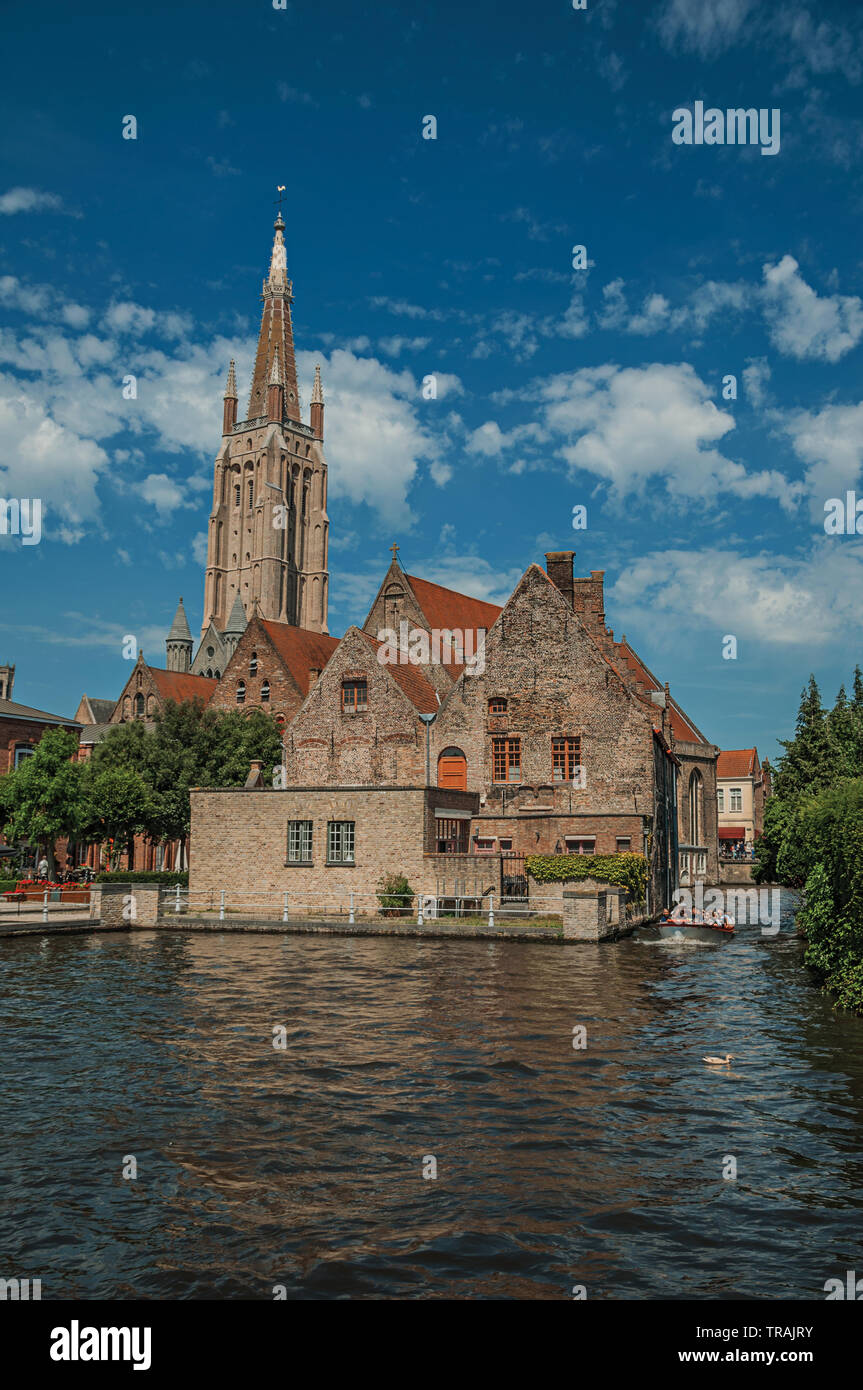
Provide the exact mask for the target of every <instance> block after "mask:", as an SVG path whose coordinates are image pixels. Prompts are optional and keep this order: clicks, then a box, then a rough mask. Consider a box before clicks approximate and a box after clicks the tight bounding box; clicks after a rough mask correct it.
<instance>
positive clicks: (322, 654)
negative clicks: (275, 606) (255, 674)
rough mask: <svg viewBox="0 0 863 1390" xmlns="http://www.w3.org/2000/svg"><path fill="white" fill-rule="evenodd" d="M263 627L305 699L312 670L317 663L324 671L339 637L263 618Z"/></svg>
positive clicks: (309, 687) (309, 685) (309, 686)
mask: <svg viewBox="0 0 863 1390" xmlns="http://www.w3.org/2000/svg"><path fill="white" fill-rule="evenodd" d="M261 626H262V627H263V629H264V631H265V632H266V634H267V636H268V637H269V639H270V641H271V642H272V644H273V646H274V647H275V649H276V651H277V652H278V654H279V656H280V657H281V659H282V661H283V662H284V664H285V666H286V667H287V668H288V670H289V671H290V673H291V675H292V677H293V678H294V680H295V681H296V683H297V685H298V687H299V690H300V693H301V695H302V696H303V698H305V697H306V695H308V693H309V690H310V689H311V679H310V677H309V672H310V671H311V668H312V667H313V666H314V667H315V668H316V669H317V670H319V671H323V669H324V667H325V666H326V664H327V662H328V661H329V659H330V657H331V656H332V654H333V652H334V651H335V649H336V647H337V646H338V645H339V640H338V638H337V637H327V636H326V634H325V633H323V632H309V631H308V629H306V628H304V627H291V625H290V623H274V622H269V621H268V620H267V619H262V620H261Z"/></svg>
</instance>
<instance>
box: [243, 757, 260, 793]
mask: <svg viewBox="0 0 863 1390" xmlns="http://www.w3.org/2000/svg"><path fill="white" fill-rule="evenodd" d="M263 768H264V764H263V763H257V762H255V763H252V765H251V768H250V769H249V775H248V777H247V778H246V781H245V784H244V788H243V790H244V791H257V790H258V788H259V787H262V786H263V785H264V771H263Z"/></svg>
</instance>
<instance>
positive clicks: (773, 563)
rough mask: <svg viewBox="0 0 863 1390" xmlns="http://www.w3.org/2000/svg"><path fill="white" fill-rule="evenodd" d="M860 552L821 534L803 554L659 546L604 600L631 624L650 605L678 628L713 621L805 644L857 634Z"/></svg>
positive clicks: (769, 641)
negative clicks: (675, 548)
mask: <svg viewBox="0 0 863 1390" xmlns="http://www.w3.org/2000/svg"><path fill="white" fill-rule="evenodd" d="M861 590H863V555H861V554H860V553H859V552H857V551H856V550H852V549H851V548H850V547H848V546H843V545H842V544H841V541H840V540H834V541H832V542H831V541H830V540H829V539H828V538H827V537H823V538H821V539H819V541H818V542H816V543H815V544H814V545H813V547H812V550H811V552H810V554H809V555H808V556H806V557H805V558H802V559H801V558H793V557H787V556H776V555H771V554H758V555H745V554H743V553H742V552H739V551H735V550H734V549H733V548H731V547H729V546H726V545H723V546H722V547H721V548H720V549H716V550H713V549H702V550H692V549H690V548H689V547H687V548H686V549H681V550H660V551H654V552H652V553H650V554H647V555H644V556H642V557H640V558H639V559H638V560H636V561H635V562H634V563H633V564H631V565H629V566H628V567H627V568H626V569H625V570H624V571H623V573H622V574H621V575H620V577H619V578H618V579H617V581H616V582H615V583H614V585H613V586H612V588H611V592H610V603H609V607H611V608H612V609H613V611H614V612H615V613H617V614H618V615H619V617H620V619H621V621H622V622H623V623H624V624H626V625H627V626H629V625H630V624H631V623H632V622H633V621H634V622H636V623H637V622H638V621H639V620H642V619H643V616H644V613H645V612H647V611H650V612H651V613H653V614H654V617H655V618H656V620H657V621H659V619H660V617H661V618H663V619H665V618H667V619H668V620H669V621H670V622H671V623H672V624H673V625H674V626H675V628H676V629H678V630H679V631H681V632H690V631H691V632H697V631H701V632H703V631H704V628H705V627H710V626H713V627H715V629H716V632H717V636H720V635H721V634H723V633H726V632H732V633H734V634H735V636H736V637H738V639H740V640H746V639H749V640H751V641H753V642H757V643H758V644H759V645H761V644H763V645H765V646H773V647H790V646H799V647H811V646H819V645H824V644H825V643H827V642H829V641H832V640H834V639H836V638H840V637H842V638H846V639H847V638H848V637H849V636H851V635H853V636H854V637H855V638H856V637H857V634H859V633H860V630H861V627H863V609H861V607H860V603H859V594H860V592H861Z"/></svg>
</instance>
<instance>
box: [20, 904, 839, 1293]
mask: <svg viewBox="0 0 863 1390" xmlns="http://www.w3.org/2000/svg"><path fill="white" fill-rule="evenodd" d="M2 950H3V956H2V997H0V1017H2V1025H3V1036H4V1039H5V1055H4V1068H3V1087H2V1105H3V1123H2V1133H0V1184H2V1198H3V1200H2V1214H0V1248H2V1250H3V1261H4V1265H5V1267H4V1269H2V1270H0V1275H7V1276H11V1275H15V1274H17V1275H19V1276H20V1277H27V1276H30V1277H37V1278H38V1277H41V1278H42V1281H43V1297H45V1298H52V1297H53V1298H69V1297H73V1296H83V1297H87V1298H96V1297H157V1298H159V1297H161V1298H167V1297H173V1298H176V1297H179V1298H188V1297H198V1298H201V1297H216V1298H219V1297H230V1298H270V1297H272V1288H273V1286H274V1285H276V1284H283V1285H285V1286H286V1287H287V1290H288V1296H289V1297H296V1296H306V1297H323V1298H329V1297H339V1296H342V1297H344V1296H353V1297H374V1296H379V1297H380V1296H383V1297H409V1298H412V1297H439V1296H443V1295H446V1296H450V1297H461V1298H476V1297H509V1298H536V1297H547V1298H567V1297H570V1296H571V1289H572V1285H573V1284H576V1283H584V1284H586V1285H587V1290H588V1296H589V1297H591V1298H611V1299H625V1298H724V1297H735V1296H736V1297H750V1298H760V1299H771V1298H782V1297H794V1298H807V1297H811V1298H823V1297H824V1294H823V1285H824V1282H825V1280H826V1279H828V1278H830V1277H833V1276H836V1275H840V1276H841V1277H844V1271H845V1270H847V1269H854V1268H860V1267H863V1252H861V1249H860V1240H859V1237H858V1235H857V1234H856V1231H858V1230H859V1224H860V1212H861V1207H863V1195H861V1179H863V1157H861V1154H863V1144H861V1139H863V1021H861V1020H858V1019H855V1018H853V1017H851V1016H850V1015H847V1014H842V1013H838V1012H836V1011H835V1010H834V1009H833V1008H832V1006H831V1004H830V1002H829V1000H827V999H826V998H825V997H823V996H822V995H821V994H820V993H819V992H818V991H817V990H816V989H814V988H813V987H812V986H811V984H810V983H809V979H808V976H807V974H806V972H805V971H804V970H803V969H802V968H801V967H800V964H799V957H800V946H799V943H798V942H797V941H796V940H795V938H794V937H793V935H792V933H791V931H790V929H789V925H788V922H787V921H786V923H785V925H784V926H783V929H782V931H780V933H779V934H778V935H772V936H763V935H761V933H760V932H759V931H758V928H757V927H743V928H742V929H741V930H739V931H738V933H737V935H736V936H735V937H734V938H733V939H732V940H731V941H726V942H721V943H719V944H718V945H716V946H694V947H693V946H691V945H690V944H689V943H680V942H674V941H671V942H669V941H662V942H660V941H658V940H657V939H656V938H655V937H653V936H649V935H647V934H645V936H644V937H643V938H642V939H633V940H629V941H623V942H619V943H616V944H611V943H609V944H603V945H600V946H595V947H591V946H578V947H573V948H563V947H556V946H542V945H538V946H527V945H521V944H518V943H512V942H503V941H501V942H479V941H464V942H457V941H411V940H399V939H387V940H380V941H374V940H369V939H367V938H355V939H352V938H338V937H326V938H315V937H280V936H277V935H266V936H257V935H250V936H240V935H230V934H224V935H197V934H193V933H190V934H188V935H182V934H174V933H164V934H158V933H136V934H133V935H110V936H108V935H106V936H104V937H100V936H90V937H86V936H81V937H69V938H53V937H52V938H45V939H43V940H41V941H40V940H39V939H38V938H29V939H22V940H17V941H8V940H7V941H6V942H4V943H3V946H2ZM276 1025H283V1026H284V1027H285V1029H286V1030H287V1041H286V1046H285V1048H284V1050H276V1049H274V1048H273V1045H272V1039H273V1029H274V1027H275V1026H276ZM577 1025H584V1026H585V1027H586V1028H587V1037H588V1046H587V1049H586V1050H584V1051H579V1050H576V1049H574V1047H573V1029H574V1028H575V1027H576V1026H577ZM717 1052H718V1053H720V1054H724V1053H725V1052H732V1053H735V1054H736V1056H735V1060H734V1061H733V1062H732V1064H731V1065H730V1066H729V1067H710V1066H706V1065H705V1064H704V1063H703V1062H702V1060H701V1059H702V1057H703V1056H704V1055H705V1054H706V1053H712V1054H715V1053H717ZM729 1154H733V1155H734V1156H735V1157H736V1159H737V1165H738V1178H737V1181H736V1182H730V1181H724V1180H723V1179H722V1176H721V1174H722V1166H723V1161H724V1159H725V1156H726V1155H729ZM127 1155H134V1156H135V1158H136V1159H137V1164H138V1178H137V1180H136V1181H124V1180H123V1178H122V1167H123V1161H124V1157H125V1156H127ZM425 1155H434V1157H435V1158H436V1160H437V1170H438V1177H437V1179H436V1180H424V1179H423V1176H422V1171H423V1158H424V1156H425Z"/></svg>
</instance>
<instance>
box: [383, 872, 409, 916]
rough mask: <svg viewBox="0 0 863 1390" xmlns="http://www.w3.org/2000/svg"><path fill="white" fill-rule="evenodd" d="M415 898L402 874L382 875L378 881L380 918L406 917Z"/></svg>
mask: <svg viewBox="0 0 863 1390" xmlns="http://www.w3.org/2000/svg"><path fill="white" fill-rule="evenodd" d="M415 897H416V894H415V893H414V890H413V889H412V888H411V886H410V884H409V883H408V881H407V879H406V878H405V876H404V874H384V875H383V877H382V878H380V879H378V902H379V903H380V906H381V916H382V917H401V916H407V915H408V913H410V911H411V908H412V906H413V900H414V898H415Z"/></svg>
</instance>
